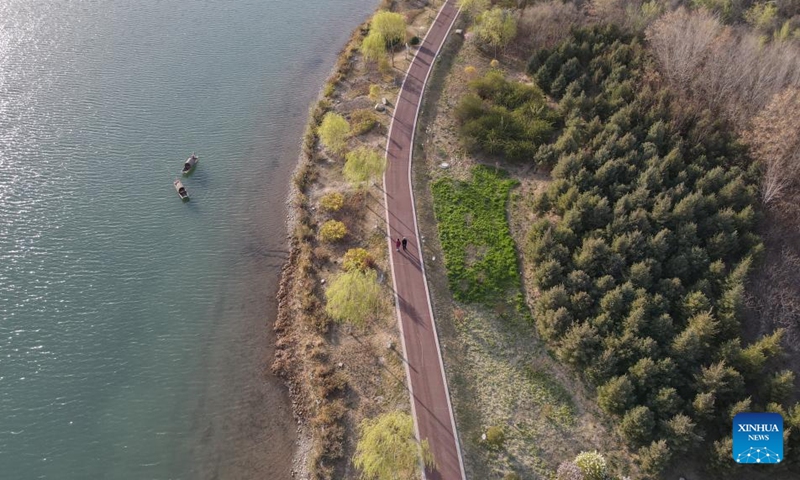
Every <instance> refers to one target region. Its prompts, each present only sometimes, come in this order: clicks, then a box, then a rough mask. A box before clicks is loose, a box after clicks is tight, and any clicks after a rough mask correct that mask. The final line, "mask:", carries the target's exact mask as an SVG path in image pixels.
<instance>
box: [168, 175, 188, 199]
mask: <svg viewBox="0 0 800 480" xmlns="http://www.w3.org/2000/svg"><path fill="white" fill-rule="evenodd" d="M172 184H173V185H175V190H176V191H177V192H178V196H179V197H181V200H189V193H188V192H187V191H186V187H184V186H183V184H182V183H181V181H180V180H175V181H174V182H173V183H172Z"/></svg>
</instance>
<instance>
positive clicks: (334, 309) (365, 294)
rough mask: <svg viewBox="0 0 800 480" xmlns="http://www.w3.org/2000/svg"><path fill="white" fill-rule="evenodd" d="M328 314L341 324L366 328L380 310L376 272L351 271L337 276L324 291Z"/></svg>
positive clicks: (379, 291) (379, 293)
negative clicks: (345, 323)
mask: <svg viewBox="0 0 800 480" xmlns="http://www.w3.org/2000/svg"><path fill="white" fill-rule="evenodd" d="M325 299H326V300H327V305H326V307H325V311H326V313H327V314H328V315H329V316H330V317H331V318H333V319H334V320H336V321H338V322H347V323H352V324H354V325H357V326H363V325H365V324H366V323H367V322H368V321H369V320H370V319H372V318H374V317H375V316H376V315H377V314H378V312H379V311H380V307H381V287H380V285H379V284H378V280H377V274H376V273H375V270H367V271H366V272H362V271H360V270H350V271H348V272H345V273H341V274H339V275H337V276H336V277H334V278H333V279H332V280H331V282H330V285H328V288H327V289H326V290H325Z"/></svg>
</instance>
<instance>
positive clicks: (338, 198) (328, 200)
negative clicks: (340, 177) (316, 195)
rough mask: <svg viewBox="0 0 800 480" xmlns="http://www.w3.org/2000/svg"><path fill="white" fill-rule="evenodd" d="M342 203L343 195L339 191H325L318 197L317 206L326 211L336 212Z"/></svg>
mask: <svg viewBox="0 0 800 480" xmlns="http://www.w3.org/2000/svg"><path fill="white" fill-rule="evenodd" d="M343 205H344V195H342V194H341V193H339V192H331V193H326V194H325V195H323V196H322V198H320V199H319V208H320V209H322V210H324V211H326V212H337V211H339V210H340V209H341V208H342V206H343Z"/></svg>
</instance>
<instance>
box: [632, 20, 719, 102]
mask: <svg viewBox="0 0 800 480" xmlns="http://www.w3.org/2000/svg"><path fill="white" fill-rule="evenodd" d="M721 29H722V25H721V24H720V22H719V20H718V19H717V18H716V17H715V16H714V15H712V14H710V13H708V12H707V11H705V10H701V11H699V12H693V13H689V12H688V11H687V10H686V9H684V8H679V9H678V10H675V11H673V12H669V13H667V14H666V15H664V16H663V17H662V18H661V20H659V21H657V22H656V23H654V24H653V25H651V26H650V28H649V29H648V31H647V40H648V41H649V42H650V46H651V48H652V50H653V52H654V53H655V55H656V58H657V59H658V62H659V64H660V66H661V70H662V73H663V74H664V76H665V77H666V78H667V80H668V81H669V82H670V83H672V85H673V86H675V87H677V88H679V89H680V90H681V91H684V92H690V91H691V87H692V86H693V85H692V79H693V78H694V77H695V76H696V75H697V74H698V73H699V70H701V69H702V65H703V62H704V61H705V59H706V58H707V57H708V54H709V53H710V51H711V46H712V43H713V42H714V40H715V39H716V38H717V36H718V35H719V32H720V30H721Z"/></svg>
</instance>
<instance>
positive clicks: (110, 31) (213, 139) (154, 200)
mask: <svg viewBox="0 0 800 480" xmlns="http://www.w3.org/2000/svg"><path fill="white" fill-rule="evenodd" d="M376 3H377V2H375V0H307V1H304V2H296V1H289V0H227V1H223V0H182V1H178V0H173V1H167V0H136V1H130V0H3V1H2V2H0V477H2V478H4V479H5V478H11V479H16V478H21V479H27V478H58V479H90V478H91V479H98V478H114V479H140V478H191V479H194V478H237V479H238V478H262V479H263V478H267V479H271V478H274V479H284V478H288V476H289V469H290V457H291V455H292V453H293V446H294V441H295V433H294V432H295V426H294V424H293V421H292V418H291V413H290V409H289V405H288V398H287V395H286V392H285V389H284V388H283V386H282V384H281V383H280V382H279V381H278V380H276V379H275V378H274V377H272V376H271V375H270V374H269V370H268V365H269V363H270V361H271V357H272V349H271V344H272V343H273V337H272V332H271V329H270V325H271V323H272V320H273V318H274V314H275V302H274V295H275V291H276V285H277V279H278V275H279V269H280V267H281V265H282V264H283V262H284V260H285V258H286V253H287V252H286V244H285V237H286V231H285V225H284V216H285V208H284V201H285V196H286V193H287V191H288V184H289V177H290V174H291V170H292V169H293V167H294V164H295V161H296V156H297V153H298V151H299V147H298V143H299V137H300V135H301V130H302V127H303V124H304V123H305V120H306V113H307V108H308V105H309V103H310V102H311V101H312V99H313V98H314V97H315V95H316V93H317V90H318V88H319V86H320V85H321V84H322V82H323V80H324V78H325V77H326V76H327V74H328V71H329V69H330V68H331V66H332V65H333V62H334V59H335V55H336V53H337V51H338V49H339V48H340V47H341V46H342V45H343V44H344V42H345V41H346V39H347V37H348V36H349V32H350V31H351V30H352V29H353V28H354V27H355V26H356V25H357V24H358V23H360V22H361V21H363V20H364V19H365V18H366V16H367V15H368V14H369V13H370V12H371V11H372V10H373V9H374V7H375V6H376ZM193 151H194V152H196V153H197V154H198V156H199V157H200V164H199V166H198V168H197V170H196V171H195V173H194V174H193V175H191V176H190V177H188V178H186V179H184V184H185V185H186V187H187V189H188V191H189V193H190V195H191V197H192V199H191V201H190V202H188V203H185V204H184V203H181V202H180V201H179V199H178V197H177V195H176V193H175V191H174V189H173V186H172V181H173V180H174V179H175V178H176V177H177V176H178V172H179V171H180V168H181V164H182V162H183V160H184V159H185V158H186V157H187V156H188V155H189V154H191V153H192V152H193Z"/></svg>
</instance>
